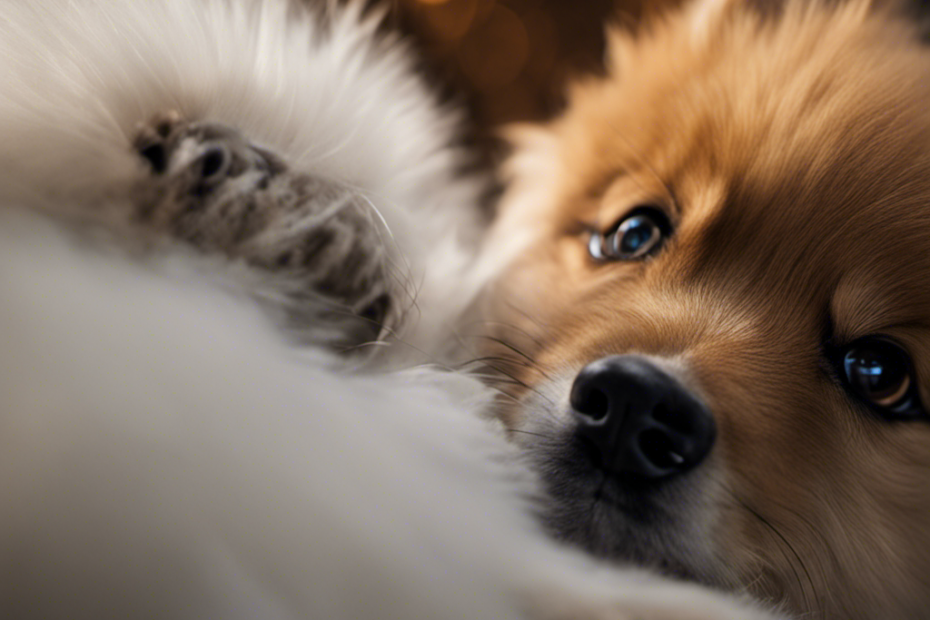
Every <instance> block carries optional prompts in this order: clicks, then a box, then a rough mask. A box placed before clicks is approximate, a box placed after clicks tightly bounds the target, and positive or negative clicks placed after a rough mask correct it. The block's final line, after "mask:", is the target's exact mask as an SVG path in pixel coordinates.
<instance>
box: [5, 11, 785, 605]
mask: <svg viewBox="0 0 930 620" xmlns="http://www.w3.org/2000/svg"><path fill="white" fill-rule="evenodd" d="M329 19H330V20H331V24H330V25H329V28H328V29H322V30H321V29H320V28H318V27H317V25H316V24H315V23H314V21H313V19H312V17H311V16H310V14H308V13H305V12H304V11H303V10H297V9H294V8H293V7H289V5H288V4H287V3H286V2H284V1H283V0H282V1H271V0H269V1H266V2H259V1H255V2H253V1H250V0H244V1H241V2H232V1H230V2H226V1H223V0H157V1H156V0H146V1H145V2H135V1H133V2H130V1H129V0H125V1H117V0H112V1H104V0H70V1H65V0H16V1H14V0H9V1H8V2H5V3H4V4H3V7H2V9H0V78H2V80H3V84H4V86H3V88H2V90H0V136H2V138H3V139H2V140H0V616H2V617H9V618H18V619H21V620H30V619H33V618H35V619H38V618H76V617H86V618H95V619H99V620H102V619H106V618H198V619H203V618H230V619H232V618H269V619H272V618H305V619H309V618H330V619H337V620H349V619H353V620H364V619H372V620H373V619H375V618H378V619H390V618H397V619H401V618H404V619H409V618H462V617H468V618H472V619H477V618H488V619H495V620H500V619H506V618H520V617H536V618H618V619H622V618H634V617H635V618H641V619H653V620H658V619H667V620H673V619H674V620H687V619H694V620H703V619H705V618H706V619H711V618H712V619H714V620H727V619H732V620H737V619H742V620H746V619H757V618H768V617H769V616H768V615H767V614H764V613H762V612H759V611H755V610H754V609H751V608H749V607H746V606H743V605H742V604H739V603H737V602H734V601H732V600H731V599H729V598H725V597H723V596H719V595H716V594H713V593H710V592H707V591H704V590H701V589H700V588H697V587H693V586H687V585H679V584H675V583H672V582H668V581H663V580H659V579H656V578H653V577H650V576H648V575H645V574H642V573H637V572H632V571H620V572H615V571H613V570H610V569H607V568H605V567H602V566H600V565H597V564H596V563H594V562H592V561H590V560H589V559H587V558H585V557H583V556H582V555H580V554H577V553H575V552H573V551H569V550H566V549H563V548H561V547H560V546H558V545H556V544H554V543H553V542H551V541H550V540H548V539H547V538H546V537H545V536H544V535H543V534H542V533H541V532H540V531H539V530H538V529H537V527H536V525H535V524H534V522H533V520H532V518H531V501H532V497H533V495H534V493H535V486H534V481H533V479H532V477H531V476H530V475H529V474H528V473H527V472H526V471H524V470H523V469H522V468H521V466H520V465H519V463H518V460H517V459H516V458H515V455H514V454H513V453H512V450H511V447H510V446H509V445H508V444H507V442H506V441H505V439H504V438H503V436H502V434H501V433H500V432H499V431H498V430H497V427H495V426H494V425H493V423H492V422H489V421H487V420H485V419H484V415H485V414H486V410H487V405H488V404H489V402H490V395H489V393H488V392H487V391H485V389H484V388H483V387H482V386H481V385H479V384H478V383H477V382H475V381H474V380H471V379H468V378H466V377H462V376H459V375H454V374H448V373H443V372H440V371H437V370H430V369H410V370H406V371H403V372H397V373H394V374H383V375H351V374H348V373H346V372H345V371H339V370H334V368H335V367H336V366H337V365H336V364H333V363H332V360H331V359H330V358H329V357H328V356H327V355H326V354H325V353H323V352H321V351H313V350H309V351H308V350H300V351H298V350H295V349H294V348H293V347H290V346H289V345H288V344H287V343H285V342H284V340H283V338H282V337H281V335H280V333H278V332H276V331H275V330H274V329H273V328H272V327H271V326H270V325H269V324H268V323H267V321H266V318H265V317H264V316H263V315H262V313H261V312H260V311H259V310H258V308H257V307H256V306H255V305H254V304H253V303H252V301H251V300H250V297H249V296H248V295H247V294H246V293H247V292H248V291H243V290H242V286H244V284H243V283H242V281H241V280H240V281H238V284H236V285H230V284H229V281H230V275H229V273H225V271H224V269H223V268H222V267H221V268H220V269H217V266H216V264H214V263H210V262H207V261H203V260H200V259H195V258H193V257H192V256H189V255H187V254H185V253H183V252H181V251H178V252H177V253H174V254H170V255H167V256H158V257H151V256H150V257H148V258H139V257H136V258H131V257H129V256H127V255H126V253H125V252H123V251H122V250H119V249H116V248H110V247H107V244H106V243H105V242H103V241H95V237H93V236H88V235H87V234H86V231H81V232H75V231H74V230H72V229H71V228H68V227H64V226H62V225H61V224H60V223H59V222H60V221H62V218H63V217H65V216H67V214H69V213H73V212H78V211H80V212H81V213H86V212H88V210H90V211H93V210H97V211H98V212H99V213H100V215H101V219H102V220H107V218H108V217H109V215H108V214H111V213H112V212H113V210H118V209H119V207H120V204H121V200H122V198H121V196H123V195H124V193H125V191H126V188H127V187H129V186H130V185H131V184H132V183H133V182H134V180H135V179H136V178H137V177H138V175H140V174H142V170H141V168H140V164H139V162H137V161H136V159H135V158H134V157H133V156H132V153H131V149H130V144H131V140H132V135H133V132H134V129H135V126H136V123H138V122H140V121H142V120H144V119H146V118H148V117H149V116H151V115H152V114H154V113H156V112H159V111H163V110H165V109H175V110H179V111H180V112H182V113H183V114H185V115H186V116H188V117H190V118H204V119H210V120H215V121H219V122H224V123H229V124H231V125H234V126H237V127H239V128H241V129H243V130H244V131H246V132H247V133H248V134H249V135H251V136H252V137H253V138H254V139H256V140H258V141H260V142H262V143H264V144H267V145H269V146H270V147H272V148H274V149H275V150H277V151H278V152H280V153H282V154H284V155H285V156H286V157H288V158H290V160H291V161H292V162H294V163H295V165H299V166H305V167H307V168H308V169H312V170H314V171H315V172H317V173H319V174H325V175H330V176H332V177H334V178H338V179H340V180H343V181H346V182H349V183H352V184H353V185H354V186H357V187H358V188H359V191H360V192H362V193H364V195H366V196H368V197H369V198H370V199H371V200H372V202H373V203H374V204H375V205H376V206H377V208H378V210H379V211H380V212H381V213H382V214H383V215H384V217H385V219H386V220H387V223H388V225H389V226H390V228H391V230H392V231H393V233H394V235H395V241H396V243H397V245H398V247H399V248H400V250H401V251H402V253H403V254H404V255H405V256H406V257H407V259H406V260H407V261H409V269H410V272H411V273H412V277H413V279H414V281H417V282H418V283H420V289H421V293H420V298H419V301H420V304H421V306H422V308H423V318H421V319H420V320H419V321H417V322H415V323H414V324H413V327H411V331H409V332H407V336H408V337H409V338H410V339H411V340H415V341H418V342H426V343H430V342H435V341H436V340H437V338H438V336H437V334H438V333H440V329H441V327H442V326H443V324H444V323H445V322H446V320H447V319H449V318H450V317H454V316H455V315H456V313H457V312H459V310H460V309H461V307H463V306H464V305H465V304H466V303H467V299H468V294H467V293H468V290H464V291H461V290H460V294H456V295H453V294H451V293H450V291H455V290H458V289H462V288H463V280H462V279H461V278H460V277H457V278H455V279H452V277H451V275H450V274H461V273H462V269H463V268H464V266H466V265H467V263H468V259H469V253H468V251H467V250H468V247H469V244H470V243H471V242H472V241H473V239H468V238H466V239H464V240H463V239H462V238H460V237H459V236H458V234H457V231H456V227H457V226H463V227H465V229H466V231H468V230H471V229H473V228H474V226H473V222H471V221H469V220H470V219H471V217H472V215H471V213H472V212H471V211H470V210H469V209H470V208H471V207H472V206H473V204H474V202H475V191H476V190H475V188H474V187H473V186H471V185H470V184H468V183H466V182H461V181H458V180H456V176H455V172H454V169H455V165H456V163H457V162H456V158H457V154H456V151H455V150H454V149H452V148H450V147H449V144H450V142H451V138H452V134H451V132H452V125H453V123H452V122H451V121H450V120H449V119H448V118H447V117H446V116H444V115H443V114H441V113H439V112H437V111H436V110H435V109H434V107H433V105H432V103H431V99H430V97H429V95H428V93H427V92H426V91H425V89H424V88H423V87H422V85H421V84H420V83H419V82H418V81H417V80H416V79H415V78H414V77H412V74H411V73H410V71H409V67H408V62H407V60H406V59H405V57H404V54H403V52H402V51H401V50H399V49H397V48H396V47H394V46H392V45H390V44H389V43H385V42H383V41H382V42H378V41H377V37H375V36H374V33H373V29H374V24H373V23H372V22H371V21H364V20H361V19H360V16H359V14H358V12H357V11H354V10H349V11H347V12H337V13H335V14H332V15H331V16H330V18H329ZM36 212H42V213H45V215H41V216H39V215H36ZM49 213H51V214H52V215H51V216H49V215H48V214H49ZM474 234H475V233H473V232H467V234H466V236H469V235H472V236H473V235H474ZM437 257H442V262H441V263H440V262H437V261H436V259H437ZM430 261H432V262H430ZM427 267H429V268H428V269H427ZM437 348H438V347H437ZM386 355H387V356H388V357H390V356H391V355H392V353H391V352H386ZM398 355H402V353H398Z"/></svg>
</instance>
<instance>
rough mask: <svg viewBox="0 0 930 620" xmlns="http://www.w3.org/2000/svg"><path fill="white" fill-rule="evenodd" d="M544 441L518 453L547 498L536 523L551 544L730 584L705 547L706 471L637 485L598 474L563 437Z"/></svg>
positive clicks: (708, 524)
mask: <svg viewBox="0 0 930 620" xmlns="http://www.w3.org/2000/svg"><path fill="white" fill-rule="evenodd" d="M530 437H532V436H530ZM546 437H547V439H546V440H545V441H535V440H534V441H532V442H526V443H524V448H525V450H526V454H527V456H528V458H529V461H530V463H531V464H532V466H533V468H534V469H535V470H536V471H537V472H538V474H539V476H540V478H541V479H542V481H543V485H544V488H545V490H546V493H547V494H546V497H545V499H544V501H543V502H542V503H541V505H540V510H541V517H542V520H543V522H544V524H545V526H546V527H547V529H548V530H549V531H550V532H551V533H552V534H553V535H554V536H555V537H556V538H558V539H560V540H563V541H565V542H567V543H569V544H571V545H573V546H577V547H580V548H582V549H584V550H585V551H587V552H588V553H590V554H592V555H594V556H596V557H599V558H602V559H605V560H608V561H611V562H615V563H618V564H634V565H637V566H645V567H649V568H652V569H654V570H657V571H659V572H661V573H662V574H665V575H667V576H670V577H674V578H678V579H683V580H687V581H694V582H698V583H702V584H705V585H711V586H715V587H727V586H728V585H731V584H732V583H733V579H732V576H731V575H730V574H729V573H730V570H729V568H728V567H727V565H726V564H724V563H722V562H721V561H720V559H719V554H718V553H716V552H715V550H714V547H713V544H712V543H711V542H710V541H711V536H710V533H711V530H712V529H714V528H713V521H714V518H713V517H714V515H713V507H712V503H711V502H710V501H709V496H710V495H713V494H714V493H713V491H712V489H711V488H710V487H711V486H712V484H711V476H710V475H708V472H707V471H696V472H692V473H690V474H689V475H687V476H685V477H682V478H676V479H674V480H669V481H667V482H662V483H659V484H656V483H654V482H645V481H643V480H642V479H639V478H638V477H636V476H617V475H614V474H609V473H607V472H605V471H604V470H603V469H602V468H601V467H600V466H599V464H598V462H597V459H596V458H595V457H594V456H593V455H592V453H591V451H590V450H588V449H587V447H586V446H585V444H584V442H583V440H580V439H579V438H577V437H575V436H573V435H572V433H570V432H568V431H565V432H564V436H563V437H561V438H560V439H556V438H554V437H553V435H552V433H551V432H549V433H546Z"/></svg>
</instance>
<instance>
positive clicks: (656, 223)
mask: <svg viewBox="0 0 930 620" xmlns="http://www.w3.org/2000/svg"><path fill="white" fill-rule="evenodd" d="M670 229H671V227H670V226H669V223H668V218H666V217H665V214H664V213H662V211H660V210H659V209H657V208H654V207H641V208H639V209H637V210H636V211H634V212H633V213H632V214H630V215H628V216H627V217H626V218H625V219H624V220H622V221H621V222H620V224H619V225H618V226H617V228H616V229H615V230H614V231H613V232H612V233H610V234H608V235H607V236H606V237H603V236H601V235H595V236H593V237H592V240H591V243H590V244H589V250H590V252H591V255H592V256H593V257H594V258H597V259H614V260H635V259H640V258H644V257H646V256H648V255H649V254H651V253H653V252H655V251H656V250H658V249H659V247H660V246H661V244H662V240H663V238H664V237H665V236H666V235H667V234H668V233H669V231H670Z"/></svg>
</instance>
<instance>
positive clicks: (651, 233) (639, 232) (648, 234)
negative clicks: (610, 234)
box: [617, 216, 658, 254]
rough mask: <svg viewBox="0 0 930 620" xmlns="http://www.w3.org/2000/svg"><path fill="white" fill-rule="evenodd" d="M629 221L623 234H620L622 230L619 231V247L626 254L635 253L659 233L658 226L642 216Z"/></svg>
mask: <svg viewBox="0 0 930 620" xmlns="http://www.w3.org/2000/svg"><path fill="white" fill-rule="evenodd" d="M627 222H628V223H629V225H628V226H627V227H626V230H624V231H622V233H623V234H622V235H620V234H619V233H620V232H621V231H619V230H618V231H617V232H618V238H619V240H620V243H619V245H620V248H619V249H620V251H621V252H623V253H624V254H635V253H636V252H637V251H638V250H640V249H642V248H643V247H645V246H646V244H648V243H649V242H650V241H652V240H653V237H655V236H656V233H658V227H656V225H655V224H653V223H652V222H650V221H649V220H647V219H646V218H644V217H642V216H638V217H635V218H631V219H630V220H627Z"/></svg>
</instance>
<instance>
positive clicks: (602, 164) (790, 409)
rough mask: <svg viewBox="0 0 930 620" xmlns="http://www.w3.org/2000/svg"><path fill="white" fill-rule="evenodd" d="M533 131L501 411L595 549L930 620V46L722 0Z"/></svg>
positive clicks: (496, 298) (519, 176)
mask: <svg viewBox="0 0 930 620" xmlns="http://www.w3.org/2000/svg"><path fill="white" fill-rule="evenodd" d="M609 39H610V41H609V43H610V45H609V55H608V65H609V67H608V70H607V75H606V77H603V78H593V77H592V78H588V79H586V80H581V81H580V82H579V83H577V84H576V85H575V86H574V87H573V88H572V89H571V91H570V95H569V103H568V106H567V109H566V111H565V113H564V114H563V115H561V116H560V117H558V118H557V119H555V120H553V121H552V122H550V123H548V124H546V125H540V126H526V127H517V128H514V129H513V130H512V131H511V134H510V137H511V139H512V141H513V144H514V146H515V152H514V154H513V156H512V158H511V160H510V162H509V165H508V168H507V170H506V174H507V175H508V182H509V187H508V189H507V193H506V194H505V196H504V198H503V201H502V204H501V207H500V211H499V214H498V219H497V221H496V223H495V225H494V230H493V231H492V232H491V237H490V240H489V242H488V245H487V247H486V249H485V259H484V260H485V264H486V265H488V266H489V268H490V266H499V265H502V264H505V265H506V267H504V268H502V269H501V273H500V274H499V275H498V276H497V279H496V283H495V284H494V285H493V286H492V287H491V288H490V289H489V291H488V294H487V299H486V306H485V311H486V313H487V317H488V319H489V321H490V324H491V325H500V327H498V328H496V329H493V330H490V331H489V341H491V342H492V346H489V348H488V351H487V353H486V354H487V355H488V356H489V357H490V358H491V359H492V360H493V362H492V363H491V364H489V365H490V366H491V369H490V372H492V373H493V372H494V371H498V374H497V376H499V377H500V379H501V381H500V387H501V388H502V389H505V390H506V391H507V393H508V394H509V396H510V398H509V399H507V400H505V401H503V403H502V405H501V415H502V416H503V419H504V420H505V421H506V424H507V426H508V428H509V429H510V432H511V435H512V437H513V439H514V441H515V442H517V443H518V444H520V445H521V446H522V447H523V449H524V451H525V454H526V455H527V458H528V459H530V460H531V461H532V462H534V463H535V465H534V468H535V470H536V471H537V472H539V474H540V475H541V477H542V478H543V480H544V481H545V485H546V488H547V489H548V492H549V493H550V495H551V497H552V499H551V501H550V502H549V503H548V504H546V505H545V506H543V507H542V512H543V516H544V519H545V520H546V523H547V526H548V528H549V530H550V531H551V532H553V533H554V534H555V535H556V536H557V537H559V538H560V539H562V540H565V541H568V542H570V543H572V544H574V545H577V546H579V547H580V548H583V549H585V550H587V551H588V552H590V553H592V554H594V555H595V556H598V557H602V558H606V559H611V560H616V561H623V562H628V561H633V562H636V563H638V564H642V565H647V566H653V567H655V568H656V569H657V570H659V571H662V572H664V573H666V574H669V575H675V576H679V577H684V578H687V579H693V580H695V581H698V582H701V583H706V584H711V585H714V586H716V587H721V588H731V587H737V588H749V589H750V590H751V591H753V592H755V593H756V594H757V595H759V596H761V597H763V598H766V599H768V600H774V601H783V602H784V603H785V605H786V606H787V608H788V609H789V610H791V611H792V612H794V613H797V614H798V615H799V617H805V618H846V619H850V620H865V619H873V620H874V619H878V618H901V619H904V618H908V619H913V620H917V619H919V618H927V617H930V616H928V614H930V611H928V610H930V582H928V580H927V577H926V575H927V574H928V571H930V559H928V558H930V554H928V550H930V527H928V525H927V518H926V515H927V514H930V486H928V485H927V484H926V479H927V477H928V476H930V451H928V450H927V446H928V445H930V415H928V411H930V410H928V409H927V406H926V404H927V403H930V382H928V381H930V379H928V378H930V334H928V332H927V330H926V325H927V324H928V320H930V303H928V300H930V285H928V282H930V263H928V262H927V259H926V257H927V248H928V247H930V105H928V103H930V50H928V49H927V48H926V47H925V46H924V45H923V44H922V43H921V31H920V28H919V25H918V24H915V23H914V22H913V21H909V20H908V19H907V18H906V17H905V16H904V12H899V11H898V10H897V8H896V7H892V6H888V5H887V4H885V3H871V2H868V1H860V0H852V1H842V2H816V1H815V2H801V1H794V0H788V1H787V2H783V3H748V2H740V1H738V0H707V1H703V0H698V1H697V2H692V3H687V4H686V5H685V6H684V7H683V8H681V9H680V10H673V11H669V12H667V13H666V14H665V15H663V16H660V17H659V18H657V19H654V20H653V21H650V22H648V23H647V24H646V25H645V26H643V27H642V28H641V29H638V30H629V29H624V28H614V29H612V30H611V33H610V37H609Z"/></svg>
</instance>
